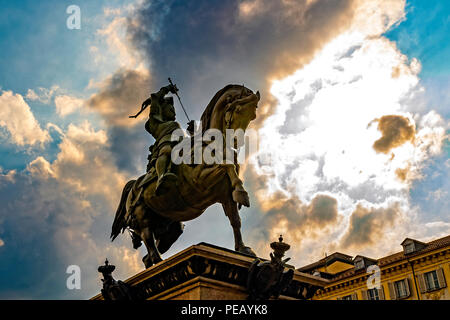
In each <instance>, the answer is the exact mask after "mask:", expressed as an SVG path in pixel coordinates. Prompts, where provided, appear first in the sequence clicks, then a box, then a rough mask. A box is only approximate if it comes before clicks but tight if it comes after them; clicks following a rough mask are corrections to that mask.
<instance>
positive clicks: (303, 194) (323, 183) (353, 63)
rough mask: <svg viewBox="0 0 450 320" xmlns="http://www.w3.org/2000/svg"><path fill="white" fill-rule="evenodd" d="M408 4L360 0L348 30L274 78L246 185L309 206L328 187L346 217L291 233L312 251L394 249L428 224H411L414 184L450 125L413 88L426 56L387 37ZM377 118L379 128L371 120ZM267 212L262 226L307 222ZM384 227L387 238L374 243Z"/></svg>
mask: <svg viewBox="0 0 450 320" xmlns="http://www.w3.org/2000/svg"><path fill="white" fill-rule="evenodd" d="M404 4H405V3H404V1H389V2H384V1H370V2H366V1H365V2H357V3H356V2H355V6H354V15H353V16H352V19H351V20H350V21H349V24H348V25H347V28H346V29H345V30H344V31H342V30H341V31H342V32H341V33H340V34H339V35H338V36H336V37H334V38H332V39H331V40H330V41H328V42H327V43H326V44H325V45H324V46H323V48H322V49H321V50H318V51H317V52H316V54H315V55H314V57H313V59H312V60H311V61H310V62H307V63H305V65H304V66H303V67H301V68H300V69H298V70H297V71H295V72H294V73H292V74H291V75H290V76H287V77H285V78H284V79H281V80H277V81H274V82H273V85H272V87H271V93H272V95H273V96H274V97H275V99H276V100H275V101H276V103H275V104H274V105H273V107H272V113H271V114H270V115H269V116H268V117H266V118H265V119H264V120H263V122H262V123H261V126H260V128H259V129H258V132H259V141H260V145H259V150H258V152H257V153H256V155H255V157H254V158H253V159H252V160H251V161H250V163H249V165H248V166H247V168H248V169H247V170H249V169H251V171H249V174H250V179H248V180H246V184H247V185H250V186H251V185H255V184H256V185H257V188H256V191H255V190H253V191H252V194H253V195H254V196H255V197H256V199H257V200H258V203H259V204H261V209H262V210H266V209H267V208H266V205H267V201H266V200H265V199H272V201H274V202H276V201H275V200H274V199H278V198H280V199H283V200H282V201H283V203H290V204H291V205H290V207H292V208H294V207H297V208H302V207H303V206H304V204H305V203H312V202H313V199H315V197H317V195H318V194H326V195H327V196H329V197H331V198H333V199H335V200H336V206H337V210H338V212H339V214H338V217H339V218H340V219H338V220H337V221H339V223H336V222H334V223H332V224H331V225H332V228H329V229H328V228H325V229H323V230H318V229H315V230H314V229H313V228H311V229H312V230H308V232H306V233H303V234H302V236H297V237H295V236H294V238H293V239H294V240H293V241H295V245H296V246H301V249H297V252H295V253H296V254H298V256H302V257H305V258H306V257H311V258H312V259H314V250H316V251H317V252H323V251H327V252H330V251H332V250H335V251H337V250H351V252H355V251H356V250H360V251H364V252H369V253H372V254H376V253H379V254H381V255H383V254H386V251H390V250H397V249H398V248H397V246H398V243H400V242H401V241H402V240H403V239H402V238H404V237H405V235H406V234H410V235H412V234H414V235H418V236H419V237H421V236H425V235H426V234H427V233H428V232H430V231H429V230H427V231H425V230H417V229H416V228H415V227H414V226H413V223H412V221H415V220H414V217H416V216H417V215H419V213H418V212H417V211H416V208H415V207H414V206H413V205H412V204H411V201H410V194H409V191H410V188H411V186H412V184H413V183H414V182H415V181H417V180H418V179H419V178H421V177H423V175H422V171H423V170H424V169H425V168H427V166H429V165H430V163H431V162H432V159H433V157H435V156H437V155H439V154H440V153H441V152H442V148H443V145H444V141H445V139H446V134H445V130H446V128H447V124H446V123H445V121H444V120H443V119H442V117H441V116H440V115H439V114H437V113H436V112H434V111H430V110H429V109H428V110H427V109H424V108H417V106H416V105H414V102H415V101H414V99H411V97H414V96H416V95H418V94H419V93H421V92H422V91H423V88H422V86H421V84H420V79H419V72H420V63H419V62H418V61H417V60H416V59H409V58H408V57H406V56H405V55H404V54H402V53H401V52H400V51H399V50H398V48H397V47H396V45H395V43H393V42H391V41H389V40H388V39H386V38H385V37H384V36H383V33H384V32H385V31H386V30H388V29H389V28H390V27H392V26H394V25H395V24H397V23H399V22H400V21H402V20H403V19H404ZM375 9H376V10H375ZM374 119H377V120H376V121H377V123H378V127H377V126H370V125H369V124H371V123H373V120H374ZM377 151H378V152H377ZM255 176H259V178H255ZM255 214H256V213H255ZM270 217H271V216H270V215H269V216H264V218H261V219H264V220H267V221H268V222H267V224H266V223H265V222H259V224H258V227H257V228H258V231H257V232H260V233H261V230H262V229H263V226H264V227H267V228H268V229H269V230H277V231H283V230H284V231H287V232H288V233H291V230H294V231H293V232H294V234H295V233H296V232H297V230H306V229H305V227H304V226H302V225H301V224H299V223H298V220H297V219H295V216H294V217H293V216H292V215H290V214H288V213H287V214H286V215H283V214H282V213H280V215H279V217H278V219H271V218H270ZM255 219H256V218H255ZM257 220H259V218H258V219H257ZM310 220H311V219H310ZM310 220H309V221H310ZM309 223H310V224H311V225H312V222H309ZM288 230H289V231H288ZM262 234H263V235H266V236H267V233H265V234H264V233H262ZM300 234H301V233H300ZM270 235H271V234H270ZM377 235H378V237H382V240H380V241H378V242H375V241H374V239H376V238H377ZM271 236H272V235H271ZM287 237H289V235H287ZM307 237H312V238H313V239H315V240H308V239H307ZM259 238H261V237H259ZM317 239H320V241H317ZM265 241H266V242H267V239H265ZM316 242H317V243H316ZM315 258H317V253H316V257H315ZM305 262H308V261H305Z"/></svg>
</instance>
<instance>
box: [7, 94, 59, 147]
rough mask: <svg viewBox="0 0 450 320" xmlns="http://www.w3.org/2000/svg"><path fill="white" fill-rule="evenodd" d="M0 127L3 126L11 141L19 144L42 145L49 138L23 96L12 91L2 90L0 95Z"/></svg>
mask: <svg viewBox="0 0 450 320" xmlns="http://www.w3.org/2000/svg"><path fill="white" fill-rule="evenodd" d="M0 127H5V128H6V130H7V131H8V132H9V134H10V136H11V140H12V142H13V143H15V144H17V145H19V146H25V145H35V144H41V145H42V144H43V143H45V142H47V141H49V140H50V136H49V134H48V132H47V131H46V130H43V129H41V127H40V125H39V123H38V122H37V120H36V118H35V117H34V115H33V113H32V112H31V109H30V107H29V106H28V104H27V103H26V102H25V100H24V99H23V97H22V96H21V95H20V94H18V93H16V94H14V93H13V92H12V91H2V93H1V95H0Z"/></svg>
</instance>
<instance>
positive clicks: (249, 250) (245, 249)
mask: <svg viewBox="0 0 450 320" xmlns="http://www.w3.org/2000/svg"><path fill="white" fill-rule="evenodd" d="M236 251H237V252H240V253H244V254H247V255H249V256H252V257H256V254H255V253H254V252H253V250H252V248H250V247H246V246H242V247H240V248H239V249H238V250H236Z"/></svg>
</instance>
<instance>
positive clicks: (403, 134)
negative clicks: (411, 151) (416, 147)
mask: <svg viewBox="0 0 450 320" xmlns="http://www.w3.org/2000/svg"><path fill="white" fill-rule="evenodd" d="M374 122H378V130H379V131H380V132H381V134H382V137H381V138H380V139H378V140H377V141H375V143H374V144H373V148H374V149H375V151H376V152H382V153H386V154H387V153H389V151H390V150H391V149H394V148H396V147H399V146H401V145H402V144H404V143H406V142H412V141H414V134H415V129H414V126H413V125H412V124H411V123H410V122H409V119H408V118H405V117H402V116H395V115H387V116H383V117H381V118H380V119H376V120H374Z"/></svg>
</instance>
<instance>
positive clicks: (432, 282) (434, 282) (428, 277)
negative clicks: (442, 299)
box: [424, 270, 439, 291]
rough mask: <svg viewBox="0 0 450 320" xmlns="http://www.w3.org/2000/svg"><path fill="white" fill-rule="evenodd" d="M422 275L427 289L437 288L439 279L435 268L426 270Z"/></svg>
mask: <svg viewBox="0 0 450 320" xmlns="http://www.w3.org/2000/svg"><path fill="white" fill-rule="evenodd" d="M424 276H425V285H426V288H427V291H431V290H435V289H439V279H438V276H437V272H436V270H434V271H431V272H427V273H425V275H424Z"/></svg>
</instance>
